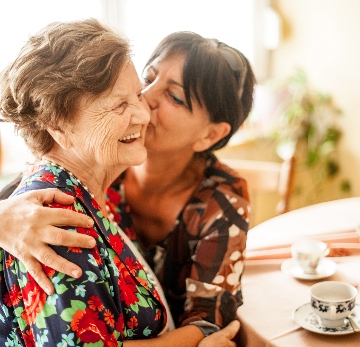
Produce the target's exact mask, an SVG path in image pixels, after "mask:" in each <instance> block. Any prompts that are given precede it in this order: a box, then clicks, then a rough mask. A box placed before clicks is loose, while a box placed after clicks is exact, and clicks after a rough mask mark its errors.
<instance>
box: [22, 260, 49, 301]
mask: <svg viewBox="0 0 360 347" xmlns="http://www.w3.org/2000/svg"><path fill="white" fill-rule="evenodd" d="M20 260H21V259H20ZM22 262H23V263H24V265H25V267H26V269H27V270H28V272H29V273H30V275H31V276H32V277H33V278H34V280H35V281H36V282H37V283H38V284H39V286H40V287H41V288H42V289H43V290H44V291H45V293H46V294H48V295H51V294H53V293H54V286H53V284H52V282H51V281H50V279H49V278H48V277H47V276H46V274H45V272H44V271H43V268H42V266H41V264H40V263H39V262H38V261H37V260H36V259H33V258H31V259H29V260H28V261H25V260H23V261H22Z"/></svg>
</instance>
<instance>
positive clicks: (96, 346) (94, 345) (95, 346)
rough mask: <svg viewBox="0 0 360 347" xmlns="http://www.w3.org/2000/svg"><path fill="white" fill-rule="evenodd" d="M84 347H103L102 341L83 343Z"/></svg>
mask: <svg viewBox="0 0 360 347" xmlns="http://www.w3.org/2000/svg"><path fill="white" fill-rule="evenodd" d="M84 347H104V342H103V341H97V342H90V343H84Z"/></svg>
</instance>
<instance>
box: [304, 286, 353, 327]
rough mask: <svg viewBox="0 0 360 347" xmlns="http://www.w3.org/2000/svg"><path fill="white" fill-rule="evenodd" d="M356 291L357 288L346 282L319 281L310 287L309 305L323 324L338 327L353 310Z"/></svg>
mask: <svg viewBox="0 0 360 347" xmlns="http://www.w3.org/2000/svg"><path fill="white" fill-rule="evenodd" d="M357 293H358V292H357V289H356V288H355V287H354V286H352V285H351V284H349V283H346V282H339V281H324V282H319V283H316V284H314V285H312V286H311V287H310V295H311V306H312V309H313V311H314V312H315V314H317V315H318V316H319V317H320V319H321V322H322V324H323V325H324V326H326V327H331V328H333V327H339V326H342V325H344V323H345V322H344V319H345V318H346V317H348V316H349V315H350V314H351V312H352V311H353V310H354V308H355V303H356V296H357Z"/></svg>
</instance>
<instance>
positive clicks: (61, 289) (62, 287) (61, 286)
mask: <svg viewBox="0 0 360 347" xmlns="http://www.w3.org/2000/svg"><path fill="white" fill-rule="evenodd" d="M55 289H56V293H58V294H63V293H65V292H66V291H67V290H68V288H67V287H66V285H65V284H59V285H57V286H55Z"/></svg>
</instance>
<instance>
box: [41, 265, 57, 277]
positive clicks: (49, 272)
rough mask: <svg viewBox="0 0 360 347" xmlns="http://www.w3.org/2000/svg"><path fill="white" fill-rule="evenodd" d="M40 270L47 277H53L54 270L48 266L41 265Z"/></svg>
mask: <svg viewBox="0 0 360 347" xmlns="http://www.w3.org/2000/svg"><path fill="white" fill-rule="evenodd" d="M42 268H43V270H44V272H45V274H46V276H47V277H51V276H54V273H55V270H54V269H53V268H51V267H49V266H46V265H44V264H42Z"/></svg>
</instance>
